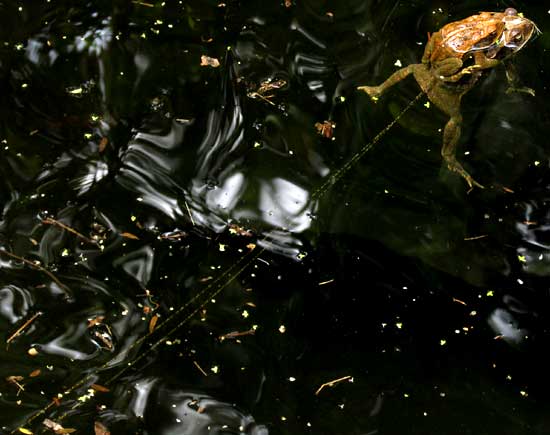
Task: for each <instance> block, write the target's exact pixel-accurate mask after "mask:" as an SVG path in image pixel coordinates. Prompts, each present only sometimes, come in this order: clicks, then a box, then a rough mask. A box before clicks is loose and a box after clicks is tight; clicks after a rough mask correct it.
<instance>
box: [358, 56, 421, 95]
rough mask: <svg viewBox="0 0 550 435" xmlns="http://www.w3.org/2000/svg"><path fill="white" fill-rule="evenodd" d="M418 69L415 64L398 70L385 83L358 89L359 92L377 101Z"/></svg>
mask: <svg viewBox="0 0 550 435" xmlns="http://www.w3.org/2000/svg"><path fill="white" fill-rule="evenodd" d="M416 67H417V65H416V64H413V65H409V66H406V67H405V68H401V69H400V70H397V71H396V72H394V73H393V74H392V75H391V76H389V77H388V78H387V79H386V81H385V82H384V83H382V84H381V85H379V86H359V87H358V88H357V89H358V90H359V91H363V92H366V93H367V94H369V96H370V97H371V98H372V99H377V98H378V97H380V96H381V95H382V94H383V93H384V92H386V91H387V90H388V89H389V88H391V87H392V86H393V85H395V84H397V83H399V82H400V81H401V80H403V79H404V78H406V77H407V76H408V75H410V74H412V73H414V71H415V69H416Z"/></svg>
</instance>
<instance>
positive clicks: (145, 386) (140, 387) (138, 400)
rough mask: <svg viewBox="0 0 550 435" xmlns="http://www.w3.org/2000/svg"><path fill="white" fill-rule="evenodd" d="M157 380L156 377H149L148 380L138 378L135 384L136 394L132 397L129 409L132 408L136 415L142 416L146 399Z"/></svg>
mask: <svg viewBox="0 0 550 435" xmlns="http://www.w3.org/2000/svg"><path fill="white" fill-rule="evenodd" d="M157 381H158V379H150V380H148V381H143V380H140V381H139V383H137V384H136V385H135V387H134V388H135V389H136V395H135V396H134V397H133V398H132V403H131V404H130V409H132V411H133V412H134V415H135V416H136V417H138V418H143V415H144V411H145V407H146V406H147V399H148V397H149V394H150V393H151V390H152V388H153V387H154V385H155V384H156V383H157Z"/></svg>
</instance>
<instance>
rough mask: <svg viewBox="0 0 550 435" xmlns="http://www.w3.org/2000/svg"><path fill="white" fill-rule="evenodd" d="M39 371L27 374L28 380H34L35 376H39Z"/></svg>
mask: <svg viewBox="0 0 550 435" xmlns="http://www.w3.org/2000/svg"><path fill="white" fill-rule="evenodd" d="M40 373H41V370H40V369H36V370H33V371H32V372H30V373H29V378H36V377H37V376H40Z"/></svg>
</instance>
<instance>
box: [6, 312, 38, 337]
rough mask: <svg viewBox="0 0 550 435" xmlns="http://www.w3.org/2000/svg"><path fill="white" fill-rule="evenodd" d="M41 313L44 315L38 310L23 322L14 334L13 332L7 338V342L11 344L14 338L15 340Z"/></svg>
mask: <svg viewBox="0 0 550 435" xmlns="http://www.w3.org/2000/svg"><path fill="white" fill-rule="evenodd" d="M41 315H42V312H41V311H37V312H36V313H34V314H33V316H32V317H31V318H30V319H29V320H27V321H26V322H25V323H23V324H22V325H21V326H20V327H19V328H17V330H16V331H15V332H14V333H13V334H11V335H10V336H9V337H8V339H7V340H6V344H10V343H11V342H12V341H13V340H15V339H16V338H17V337H18V336H19V335H20V334H21V333H22V332H23V331H24V330H25V329H27V327H28V326H29V325H30V324H31V323H32V322H34V321H35V320H36V319H37V318H38V317H40V316H41Z"/></svg>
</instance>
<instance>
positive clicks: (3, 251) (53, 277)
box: [0, 249, 69, 291]
mask: <svg viewBox="0 0 550 435" xmlns="http://www.w3.org/2000/svg"><path fill="white" fill-rule="evenodd" d="M0 254H4V255H7V256H8V257H11V258H15V259H16V260H19V261H22V262H23V263H25V264H26V265H27V266H30V267H32V268H34V269H36V270H39V271H40V272H42V273H44V274H46V275H47V276H48V277H49V278H50V279H51V280H52V281H53V282H55V283H56V284H57V285H58V286H59V287H61V288H62V289H64V290H65V291H68V290H69V287H67V286H66V285H65V284H63V283H62V282H61V281H59V279H57V277H56V276H55V275H54V274H53V273H51V272H50V271H49V270H48V269H45V268H43V267H42V266H40V265H39V264H36V263H33V262H32V261H30V260H27V259H26V258H23V257H20V256H19V255H16V254H14V253H12V252H9V251H6V250H5V249H0Z"/></svg>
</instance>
